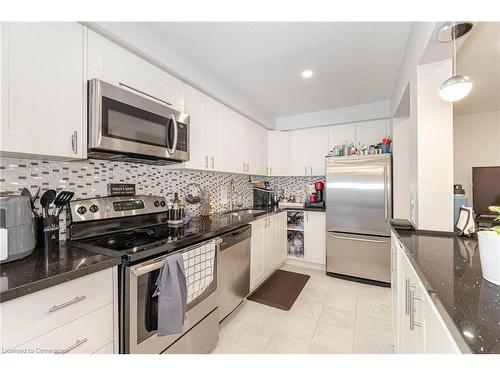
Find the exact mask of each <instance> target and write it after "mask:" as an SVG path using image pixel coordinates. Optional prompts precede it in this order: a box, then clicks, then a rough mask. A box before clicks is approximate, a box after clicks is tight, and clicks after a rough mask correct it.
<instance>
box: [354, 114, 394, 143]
mask: <svg viewBox="0 0 500 375" xmlns="http://www.w3.org/2000/svg"><path fill="white" fill-rule="evenodd" d="M386 122H387V121H386V120H373V121H364V122H358V123H356V145H358V144H360V143H361V144H362V145H376V144H377V143H380V142H382V138H384V137H385V136H386V135H387V129H386Z"/></svg>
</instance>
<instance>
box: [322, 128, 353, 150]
mask: <svg viewBox="0 0 500 375" xmlns="http://www.w3.org/2000/svg"><path fill="white" fill-rule="evenodd" d="M355 143H356V124H354V123H353V124H341V125H332V126H329V127H328V150H331V149H332V148H333V147H334V146H339V145H344V144H355Z"/></svg>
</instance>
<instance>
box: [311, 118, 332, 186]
mask: <svg viewBox="0 0 500 375" xmlns="http://www.w3.org/2000/svg"><path fill="white" fill-rule="evenodd" d="M308 146H309V171H308V172H309V175H311V176H323V175H324V174H325V156H326V155H327V154H328V128H326V127H319V128H312V129H309V131H308Z"/></svg>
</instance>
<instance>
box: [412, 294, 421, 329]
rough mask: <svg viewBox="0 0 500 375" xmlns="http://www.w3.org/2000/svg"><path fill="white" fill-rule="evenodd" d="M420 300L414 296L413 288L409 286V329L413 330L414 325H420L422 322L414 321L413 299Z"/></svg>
mask: <svg viewBox="0 0 500 375" xmlns="http://www.w3.org/2000/svg"><path fill="white" fill-rule="evenodd" d="M416 299H418V300H421V298H420V297H417V296H415V290H414V289H412V287H411V286H410V330H411V331H414V330H415V327H422V324H420V323H417V322H415V300H416Z"/></svg>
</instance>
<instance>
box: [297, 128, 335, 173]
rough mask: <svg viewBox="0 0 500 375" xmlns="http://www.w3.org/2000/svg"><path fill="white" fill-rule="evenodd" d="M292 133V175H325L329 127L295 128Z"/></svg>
mask: <svg viewBox="0 0 500 375" xmlns="http://www.w3.org/2000/svg"><path fill="white" fill-rule="evenodd" d="M290 133H291V134H290V172H291V174H292V176H319V175H324V174H325V156H326V154H327V152H328V129H327V128H326V127H319V128H311V129H300V130H293V131H291V132H290Z"/></svg>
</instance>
